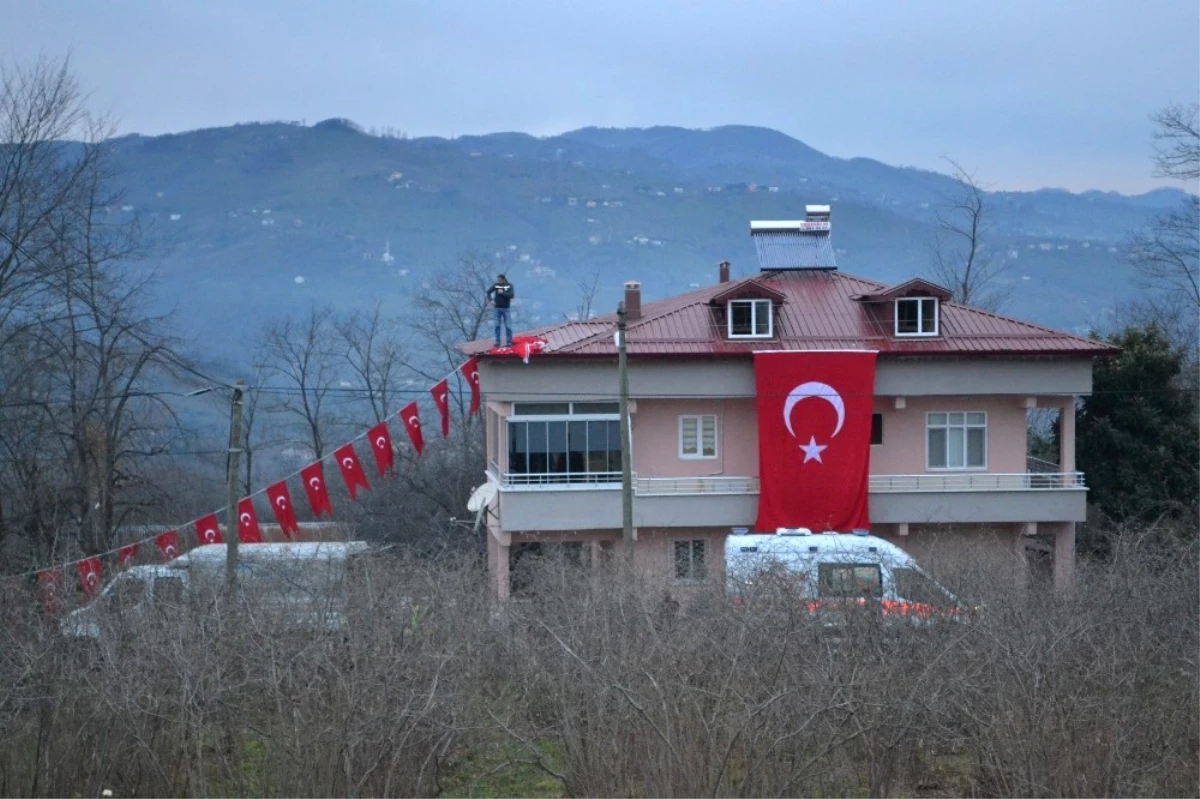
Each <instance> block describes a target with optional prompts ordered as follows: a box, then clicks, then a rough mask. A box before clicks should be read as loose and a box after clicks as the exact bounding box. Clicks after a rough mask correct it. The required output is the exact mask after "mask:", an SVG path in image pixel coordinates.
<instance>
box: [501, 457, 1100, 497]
mask: <svg viewBox="0 0 1200 799" xmlns="http://www.w3.org/2000/svg"><path fill="white" fill-rule="evenodd" d="M488 471H489V472H490V473H491V475H492V477H493V478H494V479H495V481H496V482H497V483H499V484H500V486H501V488H515V489H546V490H579V489H585V490H586V489H610V490H611V489H614V488H620V486H621V473H620V472H562V473H555V474H511V473H505V474H501V473H500V471H499V468H498V464H496V463H494V462H493V463H490V464H489V469H488ZM633 487H634V493H636V494H637V496H639V497H676V496H716V495H745V494H757V493H759V483H758V478H757V477H725V476H721V477H641V476H639V475H637V474H634V476H633ZM1086 487H1087V486H1086V484H1085V483H1084V479H1083V472H1018V473H1012V474H996V473H994V472H945V473H937V474H873V475H871V476H870V480H869V484H868V489H869V491H870V492H871V493H876V494H888V493H893V494H902V493H935V492H950V491H1062V490H1083V489H1085V488H1086Z"/></svg>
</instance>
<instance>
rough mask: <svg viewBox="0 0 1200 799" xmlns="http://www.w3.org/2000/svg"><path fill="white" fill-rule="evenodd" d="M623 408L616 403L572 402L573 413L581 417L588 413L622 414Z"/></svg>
mask: <svg viewBox="0 0 1200 799" xmlns="http://www.w3.org/2000/svg"><path fill="white" fill-rule="evenodd" d="M620 411H621V407H620V405H619V403H616V402H572V403H571V413H573V414H575V415H577V416H578V415H581V414H586V413H620Z"/></svg>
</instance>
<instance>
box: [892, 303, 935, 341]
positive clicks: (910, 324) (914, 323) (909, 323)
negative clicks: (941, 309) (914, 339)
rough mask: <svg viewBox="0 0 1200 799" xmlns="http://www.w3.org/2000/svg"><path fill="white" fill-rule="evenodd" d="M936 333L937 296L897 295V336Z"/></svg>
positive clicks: (933, 334) (931, 334) (930, 334)
mask: <svg viewBox="0 0 1200 799" xmlns="http://www.w3.org/2000/svg"><path fill="white" fill-rule="evenodd" d="M937 334H938V299H937V297H897V298H896V335H897V336H936V335H937Z"/></svg>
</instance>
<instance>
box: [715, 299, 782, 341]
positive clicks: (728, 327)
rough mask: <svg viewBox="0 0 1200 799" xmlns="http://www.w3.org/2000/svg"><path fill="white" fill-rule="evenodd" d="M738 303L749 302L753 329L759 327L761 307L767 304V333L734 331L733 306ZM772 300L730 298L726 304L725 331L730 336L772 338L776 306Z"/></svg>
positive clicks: (751, 328) (751, 327)
mask: <svg viewBox="0 0 1200 799" xmlns="http://www.w3.org/2000/svg"><path fill="white" fill-rule="evenodd" d="M737 303H749V304H750V308H751V313H750V330H751V331H753V330H754V329H755V328H757V327H758V324H757V323H758V315H759V314H760V313H761V312H762V311H761V308H762V307H763V306H766V309H767V332H766V333H754V332H750V333H734V332H733V306H734V305H735V304H737ZM773 305H774V304H773V303H772V302H771V301H770V300H766V299H760V298H757V297H754V298H746V299H740V300H730V301H729V302H728V303H726V304H725V332H726V334H727V335H728V336H729V338H772V337H774V335H775V308H774V307H773Z"/></svg>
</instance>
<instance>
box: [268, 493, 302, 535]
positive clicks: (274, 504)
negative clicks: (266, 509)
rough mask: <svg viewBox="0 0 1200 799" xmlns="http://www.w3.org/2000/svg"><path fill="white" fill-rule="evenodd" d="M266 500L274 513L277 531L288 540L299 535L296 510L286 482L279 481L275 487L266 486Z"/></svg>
mask: <svg viewBox="0 0 1200 799" xmlns="http://www.w3.org/2000/svg"><path fill="white" fill-rule="evenodd" d="M267 499H269V500H270V501H271V510H272V511H274V512H275V520H276V521H278V522H279V529H280V530H282V531H283V534H284V535H286V536H287V537H288V538H294V537H295V536H297V535H299V533H300V525H298V524H296V508H295V506H293V505H292V495H291V494H290V493H288V487H287V481H286V480H280V481H279V482H278V483H276V484H275V485H273V486H268V487H267Z"/></svg>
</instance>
